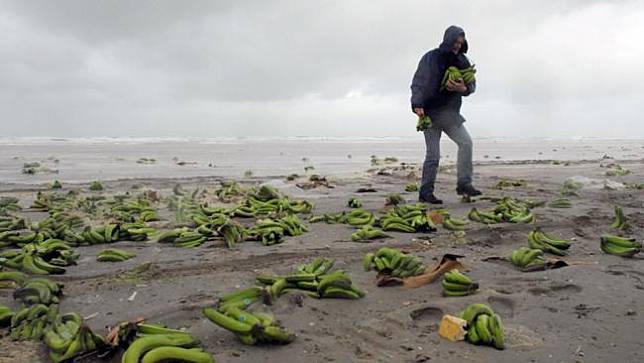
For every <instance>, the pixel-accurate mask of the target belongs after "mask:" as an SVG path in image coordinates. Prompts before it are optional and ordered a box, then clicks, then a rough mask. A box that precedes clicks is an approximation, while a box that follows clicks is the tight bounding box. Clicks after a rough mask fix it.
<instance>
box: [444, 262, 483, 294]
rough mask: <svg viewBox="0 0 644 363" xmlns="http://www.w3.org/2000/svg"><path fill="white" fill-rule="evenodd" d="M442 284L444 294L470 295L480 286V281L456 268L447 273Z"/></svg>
mask: <svg viewBox="0 0 644 363" xmlns="http://www.w3.org/2000/svg"><path fill="white" fill-rule="evenodd" d="M442 285H443V296H448V297H453V296H466V295H470V294H473V293H474V292H475V291H476V290H477V289H478V288H479V284H478V283H476V282H473V281H472V279H470V278H469V277H468V276H467V275H465V274H463V273H461V272H460V271H459V270H456V269H454V270H450V271H447V272H446V273H445V275H444V277H443V282H442Z"/></svg>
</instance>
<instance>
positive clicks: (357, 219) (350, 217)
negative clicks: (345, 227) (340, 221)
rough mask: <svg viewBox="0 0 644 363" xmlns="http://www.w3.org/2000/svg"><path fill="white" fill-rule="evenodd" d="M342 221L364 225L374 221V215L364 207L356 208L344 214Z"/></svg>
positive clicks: (371, 223) (353, 224)
mask: <svg viewBox="0 0 644 363" xmlns="http://www.w3.org/2000/svg"><path fill="white" fill-rule="evenodd" d="M344 223H346V224H349V225H351V226H365V225H373V224H374V223H376V216H374V215H373V213H371V212H369V211H366V210H364V209H361V208H358V209H354V210H352V211H351V212H349V213H347V214H346V215H345V216H344Z"/></svg>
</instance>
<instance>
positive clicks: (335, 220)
mask: <svg viewBox="0 0 644 363" xmlns="http://www.w3.org/2000/svg"><path fill="white" fill-rule="evenodd" d="M345 219H346V213H345V212H340V213H336V214H322V215H318V216H311V217H309V223H318V222H326V223H327V224H339V223H344V221H345Z"/></svg>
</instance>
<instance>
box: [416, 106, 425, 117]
mask: <svg viewBox="0 0 644 363" xmlns="http://www.w3.org/2000/svg"><path fill="white" fill-rule="evenodd" d="M414 113H415V114H416V115H418V117H423V116H425V110H423V109H422V108H414Z"/></svg>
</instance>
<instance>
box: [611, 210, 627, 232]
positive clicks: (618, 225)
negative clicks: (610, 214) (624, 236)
mask: <svg viewBox="0 0 644 363" xmlns="http://www.w3.org/2000/svg"><path fill="white" fill-rule="evenodd" d="M626 227H628V223H627V220H626V216H624V211H623V210H622V207H620V206H617V205H616V206H615V221H614V222H613V224H612V225H611V228H615V229H624V228H626Z"/></svg>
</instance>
